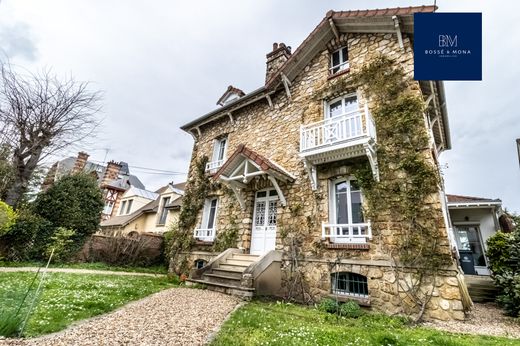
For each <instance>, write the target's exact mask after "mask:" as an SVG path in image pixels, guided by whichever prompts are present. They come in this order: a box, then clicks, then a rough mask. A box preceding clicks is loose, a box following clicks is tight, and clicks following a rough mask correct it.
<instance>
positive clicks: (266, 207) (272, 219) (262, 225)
mask: <svg viewBox="0 0 520 346" xmlns="http://www.w3.org/2000/svg"><path fill="white" fill-rule="evenodd" d="M277 203H278V194H277V193H276V190H264V191H258V192H257V193H256V198H255V211H254V218H253V229H252V232H251V251H250V253H251V254H252V255H263V254H265V253H266V252H268V251H270V250H274V248H275V246H276V209H277Z"/></svg>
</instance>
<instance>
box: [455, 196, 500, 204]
mask: <svg viewBox="0 0 520 346" xmlns="http://www.w3.org/2000/svg"><path fill="white" fill-rule="evenodd" d="M446 196H447V197H448V203H493V202H502V201H501V200H500V199H498V198H496V199H491V198H482V197H472V196H461V195H446Z"/></svg>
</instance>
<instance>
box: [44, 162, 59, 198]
mask: <svg viewBox="0 0 520 346" xmlns="http://www.w3.org/2000/svg"><path fill="white" fill-rule="evenodd" d="M57 172H58V162H56V163H55V164H53V165H52V166H51V168H49V171H48V172H47V175H46V176H45V179H44V180H43V183H42V186H41V189H42V190H43V191H46V190H47V189H49V187H51V186H52V185H53V184H54V181H55V180H56V173H57Z"/></svg>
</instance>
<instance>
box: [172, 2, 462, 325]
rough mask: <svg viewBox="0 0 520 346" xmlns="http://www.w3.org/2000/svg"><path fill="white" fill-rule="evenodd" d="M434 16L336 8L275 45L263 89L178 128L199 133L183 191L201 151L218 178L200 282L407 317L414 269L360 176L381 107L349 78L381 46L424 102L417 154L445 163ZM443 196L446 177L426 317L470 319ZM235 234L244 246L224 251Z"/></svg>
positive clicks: (202, 242) (202, 228) (370, 161)
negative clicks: (421, 59)
mask: <svg viewBox="0 0 520 346" xmlns="http://www.w3.org/2000/svg"><path fill="white" fill-rule="evenodd" d="M432 11H434V7H433V6H422V7H410V8H393V9H385V10H365V11H341V12H334V11H329V12H328V13H327V14H326V16H325V18H323V20H322V21H321V22H320V23H319V24H318V26H317V27H316V28H315V29H314V30H313V31H312V32H311V33H310V35H309V36H308V37H307V38H306V39H305V40H304V41H303V43H302V44H301V45H300V46H299V47H298V48H297V49H296V50H295V51H294V52H293V51H292V49H291V47H289V46H287V45H285V44H283V43H275V44H273V47H272V51H271V52H269V53H268V54H267V56H266V58H267V60H266V76H265V83H264V85H263V86H261V87H260V88H258V89H256V90H254V91H252V92H250V93H247V94H244V93H243V92H242V91H241V90H240V89H237V88H235V87H232V86H230V87H229V88H228V89H227V90H226V92H225V93H224V95H223V96H222V97H221V98H220V99H219V101H218V105H219V107H218V108H217V109H215V110H214V111H212V112H210V113H208V114H205V115H203V116H201V117H198V118H196V119H195V120H193V121H191V122H189V123H187V124H186V125H184V126H182V127H181V128H182V130H184V131H186V132H187V133H189V134H191V135H192V136H193V139H194V142H195V143H194V146H193V154H192V160H191V164H190V170H189V175H188V181H187V189H186V196H187V195H189V194H190V193H194V192H190V191H194V190H195V189H196V186H197V181H198V180H197V179H198V176H199V173H200V172H198V170H200V166H201V165H200V163H201V162H203V163H204V162H206V161H205V160H206V158H207V163H206V166H205V171H206V172H205V174H206V176H205V177H206V178H207V179H209V181H210V182H211V189H210V192H208V193H207V194H206V196H205V197H206V198H205V202H204V204H203V206H202V208H201V209H200V210H199V212H198V214H197V216H196V224H195V225H194V226H193V228H192V229H190V230H188V231H189V233H190V236H192V237H193V238H195V240H194V242H193V245H192V246H191V248H190V249H189V250H188V251H187V252H185V254H186V256H187V258H188V259H189V261H188V262H189V264H190V265H191V266H192V267H193V270H192V272H191V277H190V280H191V282H199V283H204V284H206V285H208V287H209V288H211V289H215V290H220V291H224V292H228V293H232V294H237V295H241V296H245V297H248V296H251V295H254V294H272V295H281V296H286V297H287V296H291V295H292V294H294V292H295V291H296V290H300V291H299V297H298V299H300V300H303V301H310V300H317V299H319V298H320V297H324V296H329V295H330V296H333V297H335V298H337V299H339V300H349V299H354V300H357V301H358V302H359V303H360V304H363V305H368V306H371V307H372V308H374V309H376V310H382V311H385V312H388V313H406V308H405V306H406V305H407V304H408V303H410V302H409V301H407V300H406V299H407V298H406V297H404V298H403V293H406V292H405V291H406V290H405V289H404V288H403V287H402V285H403V282H405V283H406V282H410V281H413V274H410V275H409V276H408V277H405V278H404V279H403V278H398V277H397V276H396V272H395V266H394V264H393V262H392V257H391V256H390V255H389V253H387V252H386V249H387V246H388V245H391V244H393V243H395V237H394V234H393V227H396V225H398V224H399V222H400V221H399V220H391V219H387V220H386V221H385V222H384V223H383V222H380V224H375V223H374V222H373V221H371V220H369V219H368V218H367V217H366V216H365V215H364V210H365V202H366V201H365V198H364V193H363V190H362V189H361V188H360V184H359V183H358V182H357V181H356V179H355V178H354V166H355V165H357V164H363V165H366V166H367V167H369V169H370V171H371V173H372V176H373V179H374V180H378V179H379V178H380V177H379V175H380V174H379V173H380V167H379V166H378V157H377V143H378V139H377V137H378V128H377V124H376V123H375V121H374V119H373V117H372V115H371V114H372V110H373V107H374V104H373V103H372V101H371V100H370V99H367V97H366V96H365V95H364V92H363V88H362V87H358V86H356V85H354V84H352V81H351V79H350V75H351V74H353V73H355V72H357V71H360V69H361V68H362V67H363V66H364V65H366V64H367V63H368V62H369V61H371V59H374V58H375V57H376V56H379V55H381V54H383V55H385V56H387V57H389V58H390V59H392V60H393V62H394V63H395V64H396V66H400V67H402V69H403V70H404V72H405V74H406V76H407V77H409V78H410V79H411V80H412V82H411V89H413V91H414V92H415V93H417V94H418V95H420V96H421V97H422V98H423V100H424V101H425V103H427V104H428V105H429V107H428V109H427V111H426V112H425V114H424V131H426V132H427V134H428V138H429V146H428V148H426V149H424V150H423V151H422V154H423V155H424V158H425V160H426V161H427V162H428V164H429V165H431V166H433V167H434V168H435V169H436V170H438V156H439V155H440V154H441V153H442V152H443V151H444V150H448V149H450V147H451V143H450V133H449V127H448V118H447V109H446V101H445V95H444V87H443V83H442V81H413V69H414V65H413V14H414V13H415V12H432ZM185 198H186V197H185ZM444 201H445V196H444V192H443V187H442V183H441V184H440V186H439V189H438V193H435V194H432V195H431V196H430V198H429V202H428V206H429V208H431V210H432V212H433V214H434V215H435V217H434V220H433V222H435V224H436V225H437V227H438V232H439V234H440V236H439V239H438V242H439V244H440V248H441V249H442V250H440V252H442V254H443V256H446V258H448V262H449V264H448V265H446V266H445V267H443V271H442V273H441V274H439V275H438V276H437V277H435V278H433V281H432V283H431V284H430V287H431V297H430V298H431V299H429V300H428V302H427V306H426V309H425V316H426V317H427V318H438V319H444V320H448V319H463V318H464V313H463V310H464V308H463V293H462V292H463V290H464V283H463V281H461V280H460V278H459V277H460V276H459V273H460V272H459V269H458V266H457V262H456V260H455V259H454V258H453V257H452V255H451V252H450V248H451V245H450V238H449V234H448V228H449V225H448V222H449V221H448V215H447V207H446V204H445V202H444ZM389 208H390V207H389ZM231 230H232V231H233V232H235V233H229V232H231ZM229 234H236V235H237V236H236V241H233V242H232V244H231V245H230V246H229V248H228V249H227V250H225V251H216V250H215V246H214V245H215V243H216V242H218V240H219V238H228V237H229V236H228V235H229ZM436 241H437V240H436ZM175 265H176V263H172V267H175ZM411 272H413V268H412V269H411ZM298 280H299V281H298ZM300 287H301V289H300ZM404 295H406V294H404Z"/></svg>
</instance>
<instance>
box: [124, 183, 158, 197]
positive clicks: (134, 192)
mask: <svg viewBox="0 0 520 346" xmlns="http://www.w3.org/2000/svg"><path fill="white" fill-rule="evenodd" d="M134 196H137V197H143V198H146V199H156V198H157V197H159V194H158V193H156V192H152V191H148V190H144V189H139V188H137V187H135V186H132V187H130V188H129V189H128V190H127V191H126V192H125V196H124V197H125V198H126V197H134Z"/></svg>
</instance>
